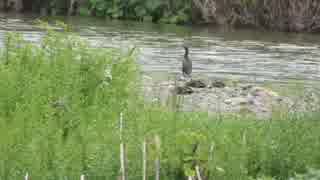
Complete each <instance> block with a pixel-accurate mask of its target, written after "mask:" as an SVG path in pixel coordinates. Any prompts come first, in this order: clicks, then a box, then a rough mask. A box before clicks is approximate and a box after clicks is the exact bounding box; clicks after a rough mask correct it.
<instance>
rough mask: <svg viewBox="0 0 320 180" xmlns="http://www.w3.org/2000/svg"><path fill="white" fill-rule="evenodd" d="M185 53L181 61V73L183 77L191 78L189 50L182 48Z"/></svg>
mask: <svg viewBox="0 0 320 180" xmlns="http://www.w3.org/2000/svg"><path fill="white" fill-rule="evenodd" d="M184 50H185V53H184V58H183V61H182V73H183V76H187V77H191V73H192V61H191V60H190V58H189V48H188V47H184Z"/></svg>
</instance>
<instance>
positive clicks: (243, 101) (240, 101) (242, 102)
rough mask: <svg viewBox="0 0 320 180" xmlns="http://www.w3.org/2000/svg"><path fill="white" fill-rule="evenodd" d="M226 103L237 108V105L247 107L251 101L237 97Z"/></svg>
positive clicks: (227, 100)
mask: <svg viewBox="0 0 320 180" xmlns="http://www.w3.org/2000/svg"><path fill="white" fill-rule="evenodd" d="M224 103H226V104H230V105H233V106H235V105H246V104H248V103H249V101H248V99H247V98H245V97H235V98H230V99H226V100H225V101H224Z"/></svg>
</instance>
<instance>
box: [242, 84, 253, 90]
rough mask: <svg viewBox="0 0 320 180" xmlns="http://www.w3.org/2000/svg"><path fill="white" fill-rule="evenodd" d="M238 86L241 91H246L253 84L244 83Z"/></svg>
mask: <svg viewBox="0 0 320 180" xmlns="http://www.w3.org/2000/svg"><path fill="white" fill-rule="evenodd" d="M240 87H241V89H242V90H243V91H248V90H250V89H252V88H253V85H252V84H244V85H240Z"/></svg>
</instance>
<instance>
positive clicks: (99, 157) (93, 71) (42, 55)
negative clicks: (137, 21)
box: [0, 30, 320, 180]
mask: <svg viewBox="0 0 320 180" xmlns="http://www.w3.org/2000/svg"><path fill="white" fill-rule="evenodd" d="M134 59H135V56H134V53H132V52H129V53H123V52H121V51H118V50H114V49H103V48H90V47H89V46H88V45H87V44H86V42H84V41H82V40H80V39H79V38H78V37H77V36H75V35H72V34H70V33H64V34H63V33H57V32H53V31H51V30H49V31H48V33H47V35H46V36H45V37H44V40H43V42H42V43H41V44H38V45H33V44H30V43H27V42H25V41H24V40H23V39H22V38H21V37H20V36H19V35H17V34H9V35H8V37H7V39H6V46H5V48H3V49H1V55H0V144H1V146H0V179H4V180H9V179H22V178H23V176H24V175H25V173H26V172H28V173H29V175H30V177H31V179H32V180H47V179H48V180H51V179H52V180H60V179H61V180H62V179H63V180H65V179H68V180H69V179H70V180H76V179H79V177H80V175H81V174H85V175H87V177H88V180H93V179H97V180H98V179H99V180H100V179H117V177H118V175H119V168H120V163H119V162H120V160H119V157H120V155H119V144H120V141H119V123H118V122H119V114H120V113H121V112H123V114H124V122H125V126H124V139H125V142H126V144H127V151H128V174H129V179H132V180H138V179H142V173H141V171H142V162H141V161H142V160H141V159H142V150H141V149H142V148H141V147H142V142H143V139H145V138H147V139H148V140H149V142H150V143H149V156H148V160H149V167H148V174H149V176H150V178H152V177H153V176H154V172H153V171H154V166H153V165H154V162H153V160H154V159H155V156H156V154H160V155H161V166H162V169H161V179H167V180H172V179H186V178H185V176H186V174H189V175H190V174H194V168H193V163H196V164H198V165H200V167H201V168H202V170H203V172H202V173H203V176H205V175H206V176H208V177H207V178H206V179H219V180H224V179H225V180H233V179H234V180H241V179H244V180H247V179H256V178H258V177H273V178H275V179H288V177H292V176H294V174H295V173H304V172H305V171H307V169H308V168H309V167H310V168H315V169H319V168H320V167H319V166H320V151H319V149H320V122H319V117H320V116H319V115H317V114H313V115H308V116H307V115H304V114H299V115H288V114H285V115H281V116H280V115H278V116H274V118H273V119H272V120H269V121H259V120H255V119H242V118H239V117H238V118H237V117H233V116H222V117H209V116H208V115H207V114H202V113H183V112H172V111H169V110H166V109H165V108H162V107H158V106H156V105H152V104H147V103H144V101H143V99H142V98H140V97H139V96H138V94H139V93H138V92H139V90H140V89H139V84H140V81H139V76H138V74H139V69H138V67H137V66H136V63H135V61H134ZM155 135H159V136H160V138H161V151H160V152H156V150H155V147H154V144H153V143H152V138H153V137H154V136H155ZM212 145H213V147H214V148H213V151H210V148H211V147H212ZM195 146H197V147H198V148H197V150H196V152H195V153H193V152H192V150H193V149H194V147H195ZM211 152H212V153H211ZM210 156H212V160H210V161H208V159H210V158H209V157H210Z"/></svg>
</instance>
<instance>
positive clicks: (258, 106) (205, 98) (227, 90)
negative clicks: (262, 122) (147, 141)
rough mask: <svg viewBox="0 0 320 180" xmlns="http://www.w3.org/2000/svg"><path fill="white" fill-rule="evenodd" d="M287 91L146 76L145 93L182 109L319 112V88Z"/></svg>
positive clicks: (264, 116)
mask: <svg viewBox="0 0 320 180" xmlns="http://www.w3.org/2000/svg"><path fill="white" fill-rule="evenodd" d="M294 91H295V90H292V93H283V92H280V90H279V91H277V90H274V89H272V88H267V87H264V86H263V85H258V84H252V83H241V82H238V83H227V82H226V81H222V80H199V79H195V80H191V83H190V81H186V80H167V81H156V80H154V79H153V78H152V77H149V76H144V77H143V94H144V96H145V97H146V99H147V100H148V101H152V102H156V103H160V104H161V105H163V106H167V107H169V108H178V110H181V111H197V112H208V113H209V114H219V113H223V114H238V115H241V114H242V115H249V114H251V115H254V116H256V117H258V118H260V119H268V118H270V117H272V114H273V113H297V112H298V113H309V112H316V111H319V103H320V95H319V94H318V93H317V90H316V89H315V88H310V87H309V88H305V89H303V90H301V91H300V90H299V93H298V94H297V93H296V92H294Z"/></svg>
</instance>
